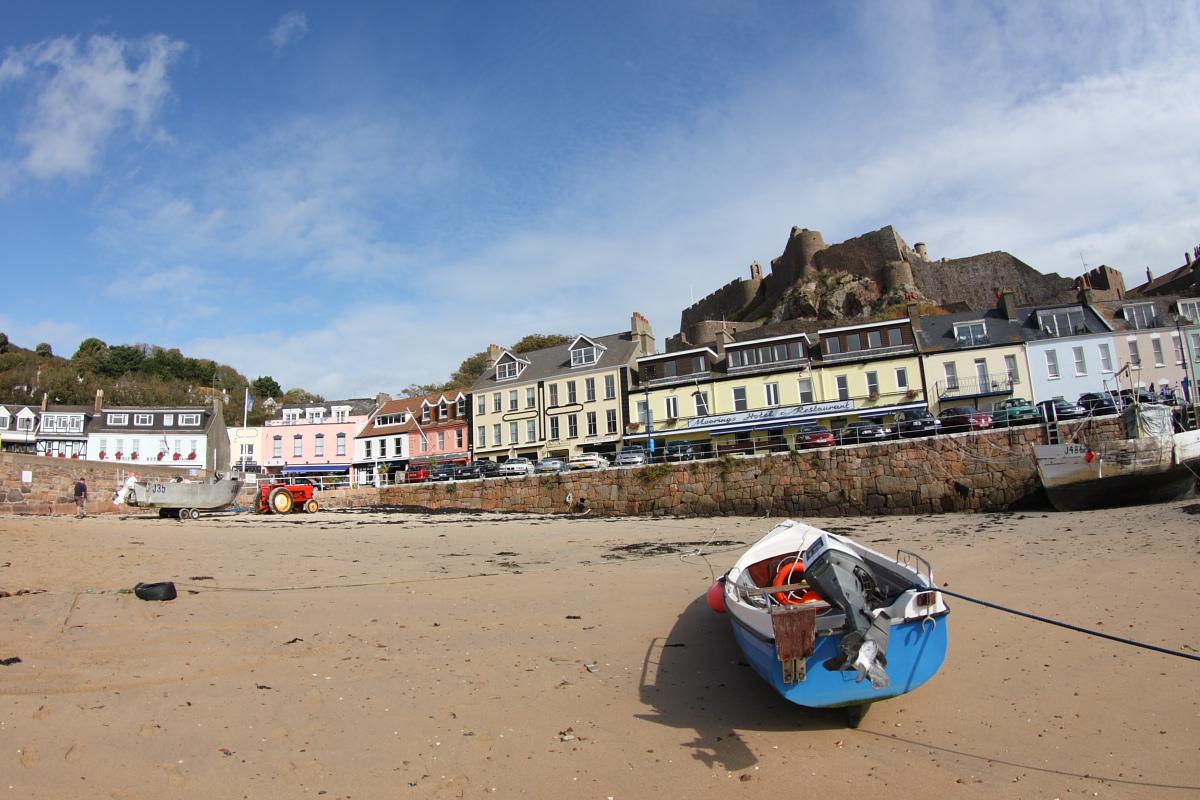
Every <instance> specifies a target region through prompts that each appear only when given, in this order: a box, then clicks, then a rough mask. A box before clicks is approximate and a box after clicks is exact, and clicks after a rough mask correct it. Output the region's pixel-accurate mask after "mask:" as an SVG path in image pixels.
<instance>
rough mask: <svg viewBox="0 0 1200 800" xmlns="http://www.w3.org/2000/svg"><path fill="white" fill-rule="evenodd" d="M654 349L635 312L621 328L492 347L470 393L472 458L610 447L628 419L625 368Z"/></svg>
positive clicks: (607, 449)
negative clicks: (523, 346)
mask: <svg viewBox="0 0 1200 800" xmlns="http://www.w3.org/2000/svg"><path fill="white" fill-rule="evenodd" d="M653 352H654V333H653V331H652V329H651V327H650V323H649V322H648V321H647V320H646V318H645V317H643V316H642V315H641V314H638V313H634V314H633V318H632V322H631V324H630V329H629V330H628V331H625V332H623V333H615V334H610V335H608V336H597V337H592V336H587V335H585V334H579V335H577V336H575V337H574V338H573V339H572V340H571V341H570V342H569V343H568V344H565V345H559V346H558V347H548V348H545V349H542V350H533V351H530V352H527V353H513V352H512V351H510V350H505V349H503V348H500V347H497V346H496V345H492V346H490V347H489V348H488V367H487V370H486V371H485V372H484V374H483V376H482V377H480V379H479V380H478V381H476V382H475V384H474V386H472V387H471V393H470V409H471V437H472V438H471V446H472V448H473V450H474V454H475V457H476V458H486V459H490V460H493V461H505V460H507V459H509V458H511V457H514V456H523V457H525V458H530V459H540V458H543V457H547V456H558V457H563V458H570V457H571V456H575V455H579V454H581V453H600V454H604V455H612V454H614V453H615V452H616V450H617V447H618V446H619V445H620V443H621V438H622V435H623V433H624V429H625V426H626V424H627V422H628V418H627V413H626V408H627V406H626V402H625V400H626V397H627V395H628V390H629V381H630V373H631V371H632V370H633V369H634V368H635V364H636V362H637V359H638V358H639V357H640V356H643V355H646V354H649V353H653Z"/></svg>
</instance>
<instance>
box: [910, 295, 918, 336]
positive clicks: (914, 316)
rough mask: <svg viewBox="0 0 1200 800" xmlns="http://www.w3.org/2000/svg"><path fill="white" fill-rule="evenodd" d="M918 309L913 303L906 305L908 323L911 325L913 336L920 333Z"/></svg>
mask: <svg viewBox="0 0 1200 800" xmlns="http://www.w3.org/2000/svg"><path fill="white" fill-rule="evenodd" d="M918 308H919V307H918V306H917V304H916V303H915V302H912V303H909V304H908V322H909V324H910V325H912V329H913V334H914V335H915V334H918V333H920V332H921V316H920V314H918V313H917V309H918Z"/></svg>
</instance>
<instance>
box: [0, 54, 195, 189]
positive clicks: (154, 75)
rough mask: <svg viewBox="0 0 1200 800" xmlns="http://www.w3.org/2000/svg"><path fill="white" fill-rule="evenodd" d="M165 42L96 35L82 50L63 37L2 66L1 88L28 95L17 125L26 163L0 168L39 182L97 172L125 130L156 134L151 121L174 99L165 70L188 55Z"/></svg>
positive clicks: (9, 58)
mask: <svg viewBox="0 0 1200 800" xmlns="http://www.w3.org/2000/svg"><path fill="white" fill-rule="evenodd" d="M184 48H185V45H184V44H183V43H182V42H178V41H172V40H171V39H169V38H167V37H166V36H161V35H159V36H149V37H146V38H144V39H141V40H137V41H129V40H124V39H118V38H114V37H111V36H93V37H92V38H90V39H89V40H88V41H87V42H86V43H85V44H84V45H83V47H80V44H79V41H78V40H77V39H74V38H65V37H60V38H57V39H50V40H46V41H43V42H40V43H38V44H35V45H30V46H27V47H24V48H21V49H19V50H15V51H10V52H9V54H8V55H7V56H6V57H5V59H4V61H3V62H2V63H0V89H3V88H6V87H12V86H16V87H18V88H22V89H27V90H28V91H29V97H28V102H27V104H26V106H25V108H24V110H23V112H22V114H21V119H20V121H19V124H18V126H17V128H18V132H17V137H16V139H17V141H18V142H19V143H20V145H21V146H22V149H23V150H24V155H23V157H10V158H8V159H5V161H6V162H8V163H4V164H2V165H0V166H3V167H4V169H3V170H0V174H3V172H8V173H9V180H8V182H9V183H11V182H12V181H13V180H14V178H13V177H12V173H13V172H15V171H18V170H19V171H20V172H21V173H24V174H25V175H28V176H30V177H33V178H36V179H43V180H44V179H49V178H58V177H72V176H78V175H86V174H89V173H91V172H93V171H94V170H95V169H96V168H97V165H98V163H99V161H100V160H101V154H102V152H103V151H104V149H105V148H106V147H107V146H108V144H109V143H110V141H111V140H112V139H113V138H114V137H115V136H117V135H118V134H119V133H121V132H123V131H129V132H131V133H132V134H134V135H135V136H139V137H141V136H146V135H150V134H155V135H158V134H160V133H161V132H160V131H157V130H154V129H153V128H152V124H151V123H152V120H153V118H154V116H155V115H156V113H157V112H158V110H159V109H160V107H161V106H162V104H163V102H164V100H165V99H166V97H167V96H168V95H169V93H170V85H169V82H168V80H167V68H168V67H169V66H170V64H171V62H172V61H173V60H174V59H175V58H176V57H177V56H178V55H179V54H180V53H181V52H183V50H184Z"/></svg>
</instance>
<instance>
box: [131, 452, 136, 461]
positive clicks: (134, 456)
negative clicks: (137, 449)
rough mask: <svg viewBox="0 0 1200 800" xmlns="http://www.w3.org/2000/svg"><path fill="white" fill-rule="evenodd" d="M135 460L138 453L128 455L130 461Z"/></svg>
mask: <svg viewBox="0 0 1200 800" xmlns="http://www.w3.org/2000/svg"><path fill="white" fill-rule="evenodd" d="M137 459H138V453H130V454H129V460H130V461H137Z"/></svg>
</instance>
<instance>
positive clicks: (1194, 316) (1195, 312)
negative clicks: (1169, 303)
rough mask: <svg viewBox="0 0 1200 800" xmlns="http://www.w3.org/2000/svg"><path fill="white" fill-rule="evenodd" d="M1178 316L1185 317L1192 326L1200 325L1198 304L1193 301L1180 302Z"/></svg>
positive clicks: (1199, 307)
mask: <svg viewBox="0 0 1200 800" xmlns="http://www.w3.org/2000/svg"><path fill="white" fill-rule="evenodd" d="M1179 315H1180V316H1183V317H1187V318H1188V321H1189V322H1191V323H1192V324H1193V325H1195V324H1197V323H1200V302H1197V301H1195V300H1180V301H1179Z"/></svg>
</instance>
